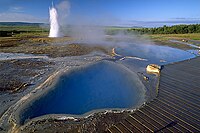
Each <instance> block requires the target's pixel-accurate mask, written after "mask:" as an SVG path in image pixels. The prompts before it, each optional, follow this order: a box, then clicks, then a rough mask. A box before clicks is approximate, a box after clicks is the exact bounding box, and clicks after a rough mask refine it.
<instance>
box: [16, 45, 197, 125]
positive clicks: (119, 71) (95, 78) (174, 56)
mask: <svg viewBox="0 0 200 133" xmlns="http://www.w3.org/2000/svg"><path fill="white" fill-rule="evenodd" d="M116 52H117V53H118V54H120V55H122V56H130V57H131V56H132V57H139V58H142V59H146V60H145V61H143V60H142V61H141V60H133V59H131V58H127V59H125V60H118V61H116V62H113V61H106V60H105V61H100V62H97V63H95V64H92V65H89V66H86V67H80V68H78V69H76V70H73V71H70V72H67V73H64V74H62V75H61V76H59V77H58V78H57V79H56V80H55V81H53V82H55V84H54V85H53V86H51V87H49V88H48V91H45V92H44V93H42V94H39V96H37V97H34V98H33V99H31V100H29V101H28V102H26V103H25V104H24V105H23V106H22V107H21V109H19V111H18V113H17V114H18V116H19V121H20V123H21V124H23V123H25V122H26V121H27V120H30V119H33V118H37V117H40V116H48V115H51V114H65V115H67V116H76V117H82V116H87V115H88V114H91V113H92V112H98V111H102V110H110V109H115V110H116V109H135V108H137V107H140V106H141V105H142V104H143V103H144V102H145V101H146V100H147V93H148V92H147V90H146V88H145V86H144V85H143V83H142V81H141V80H140V79H139V77H138V75H137V73H136V72H140V71H143V70H145V67H146V65H148V64H150V63H156V64H159V65H163V64H168V63H172V62H177V61H181V60H185V59H189V58H194V57H195V56H196V55H194V54H192V53H190V51H183V50H180V49H176V48H171V47H167V46H158V45H145V46H144V45H134V44H132V47H129V46H128V47H121V48H117V49H116ZM161 60H164V61H161ZM137 68H142V69H141V70H140V69H137Z"/></svg>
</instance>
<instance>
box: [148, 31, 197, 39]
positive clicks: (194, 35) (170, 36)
mask: <svg viewBox="0 0 200 133" xmlns="http://www.w3.org/2000/svg"><path fill="white" fill-rule="evenodd" d="M149 37H150V38H151V39H153V40H158V41H167V40H172V39H175V40H183V39H185V40H197V41H200V33H190V34H153V35H149Z"/></svg>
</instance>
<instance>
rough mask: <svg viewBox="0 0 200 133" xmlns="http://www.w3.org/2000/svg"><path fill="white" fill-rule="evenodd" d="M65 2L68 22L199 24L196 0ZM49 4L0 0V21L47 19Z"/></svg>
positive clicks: (199, 9) (34, 0) (39, 0)
mask: <svg viewBox="0 0 200 133" xmlns="http://www.w3.org/2000/svg"><path fill="white" fill-rule="evenodd" d="M60 2H62V0H54V4H55V5H57V4H59V3H60ZM68 2H69V3H70V13H69V15H68V20H67V21H68V23H77V22H80V21H84V22H85V21H87V22H89V23H96V24H103V25H122V26H123V25H124V26H151V27H152V26H162V25H164V24H166V25H173V24H190V23H200V0H68ZM51 3H52V0H0V21H22V22H48V8H49V6H50V5H51ZM68 6H69V5H68ZM62 13H63V14H64V13H65V11H62ZM66 14H67V11H66Z"/></svg>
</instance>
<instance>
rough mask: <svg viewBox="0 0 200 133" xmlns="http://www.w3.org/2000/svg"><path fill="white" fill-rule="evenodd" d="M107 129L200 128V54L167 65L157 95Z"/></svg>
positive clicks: (115, 131)
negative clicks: (199, 55) (196, 56)
mask: <svg viewBox="0 0 200 133" xmlns="http://www.w3.org/2000/svg"><path fill="white" fill-rule="evenodd" d="M108 132H111V133H121V132H123V133H129V132H130V133H131V132H159V133H160V132H161V133H162V132H174V133H177V132H195V133H197V132H200V57H198V58H195V59H191V60H187V61H183V62H179V63H175V64H170V65H166V66H165V67H164V68H163V70H162V71H161V76H160V84H159V93H158V96H157V98H155V99H154V100H152V101H151V102H149V103H148V104H146V105H145V106H144V107H142V108H140V109H138V110H137V111H135V112H134V113H133V114H131V115H129V116H127V118H126V119H124V120H122V121H121V122H119V123H117V124H115V125H113V126H112V127H111V128H109V129H108Z"/></svg>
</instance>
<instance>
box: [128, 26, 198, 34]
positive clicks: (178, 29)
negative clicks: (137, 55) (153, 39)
mask: <svg viewBox="0 0 200 133" xmlns="http://www.w3.org/2000/svg"><path fill="white" fill-rule="evenodd" d="M127 32H128V33H139V34H187V33H200V24H191V25H174V26H166V25H164V26H163V27H157V28H130V29H128V30H127Z"/></svg>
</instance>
